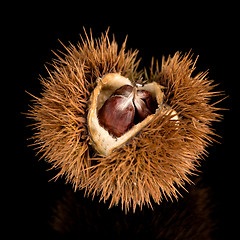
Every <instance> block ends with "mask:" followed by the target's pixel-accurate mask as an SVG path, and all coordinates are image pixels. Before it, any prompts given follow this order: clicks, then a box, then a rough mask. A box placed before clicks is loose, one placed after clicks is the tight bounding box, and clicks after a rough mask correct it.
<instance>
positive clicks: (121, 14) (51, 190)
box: [2, 3, 239, 239]
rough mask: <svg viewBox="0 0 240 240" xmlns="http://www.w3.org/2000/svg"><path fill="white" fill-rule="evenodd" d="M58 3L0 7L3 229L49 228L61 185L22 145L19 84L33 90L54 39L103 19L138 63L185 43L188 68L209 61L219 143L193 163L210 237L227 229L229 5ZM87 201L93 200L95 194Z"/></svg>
mask: <svg viewBox="0 0 240 240" xmlns="http://www.w3.org/2000/svg"><path fill="white" fill-rule="evenodd" d="M65 4H66V6H65V5H63V6H61V9H60V8H59V6H54V7H53V6H52V7H51V8H50V6H49V5H47V4H46V5H44V6H43V5H42V6H40V5H37V4H36V5H35V6H28V5H26V6H23V5H19V6H14V9H15V10H14V12H13V11H9V15H8V19H9V21H10V20H11V21H10V22H9V23H8V25H7V27H6V30H7V31H6V34H4V37H3V40H6V44H5V43H4V44H3V45H2V50H3V51H4V52H5V51H6V53H7V55H6V58H4V59H5V64H6V67H5V68H4V69H3V71H4V72H5V73H7V77H6V79H5V80H6V81H7V83H8V84H9V85H8V86H7V87H6V88H4V89H2V91H3V92H2V94H5V93H6V96H7V99H6V98H5V97H4V101H3V105H4V106H5V103H8V105H7V110H6V111H5V110H2V111H3V113H5V112H7V113H9V114H4V116H6V115H7V116H6V117H5V119H4V120H5V121H7V123H8V124H9V123H10V124H9V127H6V129H7V130H8V134H7V136H6V138H5V144H6V148H4V149H3V150H4V151H7V155H5V156H4V155H2V159H3V162H6V163H7V164H8V165H9V167H6V168H3V170H2V171H4V174H6V177H5V179H6V180H5V184H4V185H5V186H7V191H6V192H7V194H6V195H4V196H7V197H6V199H7V203H8V204H7V205H6V208H7V209H8V210H9V211H8V214H7V217H6V219H7V220H6V223H7V224H9V226H11V230H10V231H9V234H12V233H14V232H15V231H16V232H18V233H19V234H20V233H21V234H23V236H26V235H28V234H30V233H34V234H36V235H38V234H53V233H52V231H51V227H50V225H49V221H50V219H51V215H52V209H53V207H54V205H55V204H56V201H57V200H58V199H60V198H61V196H62V195H63V193H64V191H65V189H66V187H69V186H66V185H65V184H64V179H59V180H58V181H57V182H54V181H49V180H50V179H51V178H52V177H54V176H55V174H56V172H55V170H51V171H47V170H48V169H49V168H50V166H49V165H48V164H46V163H45V162H44V161H43V160H41V161H38V159H39V156H35V154H36V151H34V150H33V148H32V147H29V146H28V145H29V144H30V143H31V141H29V140H27V139H28V138H30V137H31V135H32V134H33V131H32V130H31V128H30V127H27V125H28V124H31V123H32V122H31V121H30V120H27V119H26V117H25V116H24V114H23V113H26V112H27V111H28V110H29V105H31V99H32V97H31V96H29V95H28V94H27V93H26V92H25V91H27V92H30V93H31V94H34V95H36V96H40V92H41V85H40V82H39V76H40V75H42V76H43V77H46V76H47V71H46V69H45V67H44V64H46V63H47V62H51V61H52V58H54V54H53V53H52V52H51V50H54V51H56V50H57V49H59V50H62V51H64V49H63V47H62V45H61V44H60V43H59V41H58V40H60V41H62V42H63V43H64V44H65V45H68V41H70V42H71V43H73V44H76V43H77V42H78V41H80V36H79V34H84V31H83V26H84V27H85V28H86V30H87V32H89V29H90V28H91V29H92V32H93V36H94V37H100V33H101V32H104V31H106V30H107V28H108V26H110V36H111V34H112V33H114V34H115V37H116V40H117V41H118V42H119V45H121V43H122V42H123V41H124V39H125V37H126V35H128V41H127V48H128V49H130V48H132V49H138V50H139V57H141V58H142V61H141V65H140V67H141V68H143V67H147V68H148V67H149V66H150V63H151V58H152V56H153V57H154V58H155V59H159V60H160V62H161V58H162V55H165V56H168V55H169V54H170V55H173V54H174V53H175V52H176V51H182V52H188V51H189V50H192V52H193V53H194V54H195V56H197V55H199V60H198V62H197V70H196V72H198V71H205V70H207V69H209V78H210V79H214V80H215V82H216V83H219V86H218V87H217V90H223V91H225V94H226V95H227V96H228V98H227V99H226V100H224V101H223V102H222V103H220V104H219V107H224V108H228V109H229V110H227V111H222V114H223V115H224V119H223V121H222V122H220V123H214V125H213V127H214V128H215V129H216V132H217V133H218V134H219V135H221V138H218V139H217V140H218V141H220V144H217V143H213V146H210V147H209V148H208V151H209V154H208V156H207V157H206V161H203V163H202V166H201V167H200V170H201V171H202V173H201V174H202V176H203V177H204V181H205V182H206V183H207V184H209V186H211V189H212V194H213V201H214V204H216V206H217V209H218V210H217V211H218V212H217V213H216V215H217V217H218V218H219V221H220V223H219V225H218V230H217V233H216V238H217V239H221V237H223V236H224V237H225V236H228V237H229V236H230V235H231V234H232V236H234V233H235V231H236V227H235V225H234V222H236V221H237V219H238V216H237V210H239V209H238V207H237V206H238V189H239V188H238V187H237V180H238V177H237V176H238V171H237V168H238V162H239V155H238V154H237V150H238V143H239V137H238V136H239V135H238V134H239V127H238V126H239V124H238V120H237V119H238V117H236V116H234V114H236V113H237V109H238V107H235V106H234V105H237V104H234V103H239V100H238V96H237V92H238V90H237V89H238V88H239V86H238V82H239V74H238V72H237V70H238V69H239V66H238V55H239V47H238V44H237V42H239V35H238V34H239V32H238V31H237V26H238V24H237V20H239V19H238V18H237V17H236V15H235V14H234V6H230V5H229V6H214V7H213V6H212V7H211V8H210V6H207V5H201V6H199V5H197V4H196V6H195V7H192V8H188V6H181V7H180V6H179V7H178V6H175V8H174V9H173V8H172V6H171V4H170V5H169V6H165V5H162V4H161V6H157V5H156V6H154V5H150V3H149V4H148V3H147V4H148V5H147V6H146V7H145V6H144V5H143V6H142V8H141V9H139V8H138V7H136V6H135V5H133V6H132V7H131V8H130V7H129V6H128V5H123V4H122V3H121V4H120V3H118V4H116V5H115V6H111V5H106V6H104V5H103V4H102V5H101V6H95V4H94V3H92V5H91V6H86V5H85V4H80V6H75V5H74V4H70V3H68V4H67V3H65ZM144 4H146V3H144ZM119 5H121V6H119ZM9 9H11V6H9ZM183 9H185V10H183ZM5 80H4V79H2V81H5ZM4 96H5V95H4ZM3 109H5V108H3ZM234 110H235V111H234ZM6 126H7V125H6ZM4 127H5V126H3V128H4ZM9 192H10V194H9ZM88 201H89V202H91V204H95V205H97V204H98V199H96V200H94V201H93V202H92V200H91V199H89V200H88ZM89 204H90V203H89ZM101 204H102V203H101ZM103 205H104V204H103ZM106 209H107V207H106ZM106 211H107V210H106ZM103 218H104V216H103ZM46 236H47V235H46ZM228 239H231V238H228Z"/></svg>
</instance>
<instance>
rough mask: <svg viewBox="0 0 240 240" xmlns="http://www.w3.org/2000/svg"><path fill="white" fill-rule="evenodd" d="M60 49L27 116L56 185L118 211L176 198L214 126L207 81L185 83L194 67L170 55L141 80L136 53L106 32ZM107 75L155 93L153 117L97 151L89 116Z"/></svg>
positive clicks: (210, 83) (187, 57)
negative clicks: (63, 51) (82, 192)
mask: <svg viewBox="0 0 240 240" xmlns="http://www.w3.org/2000/svg"><path fill="white" fill-rule="evenodd" d="M64 47H65V46H64ZM65 49H66V54H63V55H59V54H57V53H56V56H57V59H56V60H54V62H53V64H52V65H53V68H52V69H51V70H49V71H48V72H49V77H48V78H41V82H42V85H43V92H42V94H41V96H40V97H35V102H34V104H33V106H32V109H31V110H30V113H29V116H30V117H31V118H33V119H34V121H35V134H34V136H33V138H34V140H35V144H36V146H37V148H38V151H39V153H42V157H43V158H44V159H45V160H46V161H47V162H49V163H50V164H51V166H52V168H56V169H58V170H59V173H58V174H57V176H56V178H58V177H60V176H65V179H66V182H67V183H71V184H72V185H73V186H74V189H75V190H79V189H85V191H86V192H87V193H88V194H91V195H92V196H95V195H99V196H100V200H103V201H106V200H108V199H110V202H109V204H110V206H113V205H118V204H121V206H122V208H123V209H125V210H126V211H128V210H129V208H130V207H132V208H133V210H135V209H136V206H137V205H139V206H140V207H142V206H143V205H144V204H147V205H148V206H151V202H152V201H154V202H156V203H159V204H160V202H161V201H162V200H163V198H166V199H173V198H177V197H178V195H179V189H180V188H181V187H184V184H185V182H188V183H190V182H191V180H190V178H189V176H190V175H191V174H192V173H194V172H195V170H196V166H198V165H199V164H200V159H202V158H203V155H204V154H205V153H206V149H205V147H206V146H207V145H208V143H209V142H211V141H212V136H213V130H212V128H211V123H212V122H213V121H216V120H218V119H219V114H218V113H217V112H216V111H217V110H218V108H217V107H216V106H215V105H214V104H213V102H212V100H211V99H212V97H213V96H216V95H218V92H216V91H213V88H214V85H213V81H210V80H209V79H207V77H206V75H207V74H206V73H199V74H195V76H192V72H193V71H194V69H195V64H196V61H192V56H190V55H189V54H185V55H182V54H180V53H178V52H177V53H176V54H175V55H174V56H173V57H171V56H169V57H168V58H167V60H165V58H163V61H162V66H161V68H159V67H158V64H156V67H155V65H154V63H153V64H152V66H151V69H150V74H148V75H145V76H144V75H143V71H139V70H138V65H139V60H138V59H137V51H132V50H128V51H127V50H126V41H125V42H124V43H123V45H122V47H121V48H120V49H118V45H117V43H116V41H115V39H114V37H113V40H112V41H110V39H109V37H108V32H106V34H102V36H101V38H100V39H97V40H94V39H93V37H92V35H91V34H90V36H87V35H86V40H83V39H82V42H81V43H79V44H78V46H73V45H70V46H69V47H65ZM107 74H111V76H115V77H118V78H122V79H124V81H130V83H132V84H133V83H134V84H140V85H143V87H144V86H145V87H148V88H149V89H151V88H153V85H155V86H161V89H160V90H161V92H160V90H159V94H157V93H156V97H159V100H158V104H159V108H158V110H157V111H156V113H155V114H153V115H150V116H149V117H148V119H146V121H145V120H144V121H143V122H141V123H139V124H140V125H136V126H135V127H136V131H134V130H133V131H134V132H132V133H131V134H130V132H129V133H128V134H130V135H129V136H128V134H125V135H126V136H127V137H126V136H124V135H123V138H124V140H122V141H121V143H120V144H118V145H117V146H111V148H107V149H104V146H103V139H104V134H103V135H102V136H101V138H99V139H97V137H96V136H97V134H99V131H101V130H99V128H98V127H97V123H96V121H95V120H96V118H95V117H96V116H95V115H96V112H95V111H96V109H97V108H99V106H100V105H101V104H102V103H100V102H104V98H105V97H106V92H105V93H104V98H102V100H100V99H98V98H99V94H101V90H102V88H103V84H104V81H105V80H106V78H107V76H110V75H107ZM112 79H114V78H112ZM127 79H128V80H127ZM142 79H145V80H144V81H143V80H142ZM110 85H111V86H112V85H114V84H112V83H111V84H110ZM110 85H109V86H110ZM115 87H116V86H115ZM154 89H155V87H154ZM108 90H109V89H108ZM110 92H111V91H110ZM110 92H109V93H108V94H110ZM152 92H153V94H155V90H154V91H152ZM98 100H99V101H98ZM125 137H126V139H125ZM110 145H111V144H110Z"/></svg>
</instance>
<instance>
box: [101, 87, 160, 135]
mask: <svg viewBox="0 0 240 240" xmlns="http://www.w3.org/2000/svg"><path fill="white" fill-rule="evenodd" d="M156 108H157V104H156V103H155V102H154V101H153V99H152V96H151V93H150V92H148V91H146V90H137V89H136V88H135V87H132V86H130V85H124V86H122V87H120V88H118V89H117V90H116V91H115V92H114V93H113V94H112V95H111V96H110V98H108V99H107V100H106V102H105V103H104V104H103V106H102V107H101V109H100V110H99V112H98V119H99V123H100V125H101V126H102V127H104V128H105V129H106V130H107V131H108V132H109V134H111V135H112V136H114V137H121V136H122V135H123V134H124V133H126V132H127V131H128V130H129V129H130V128H131V127H132V126H133V125H134V124H137V123H139V122H141V121H143V120H144V119H145V118H146V117H147V116H148V115H150V114H153V113H154V112H155V110H156Z"/></svg>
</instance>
